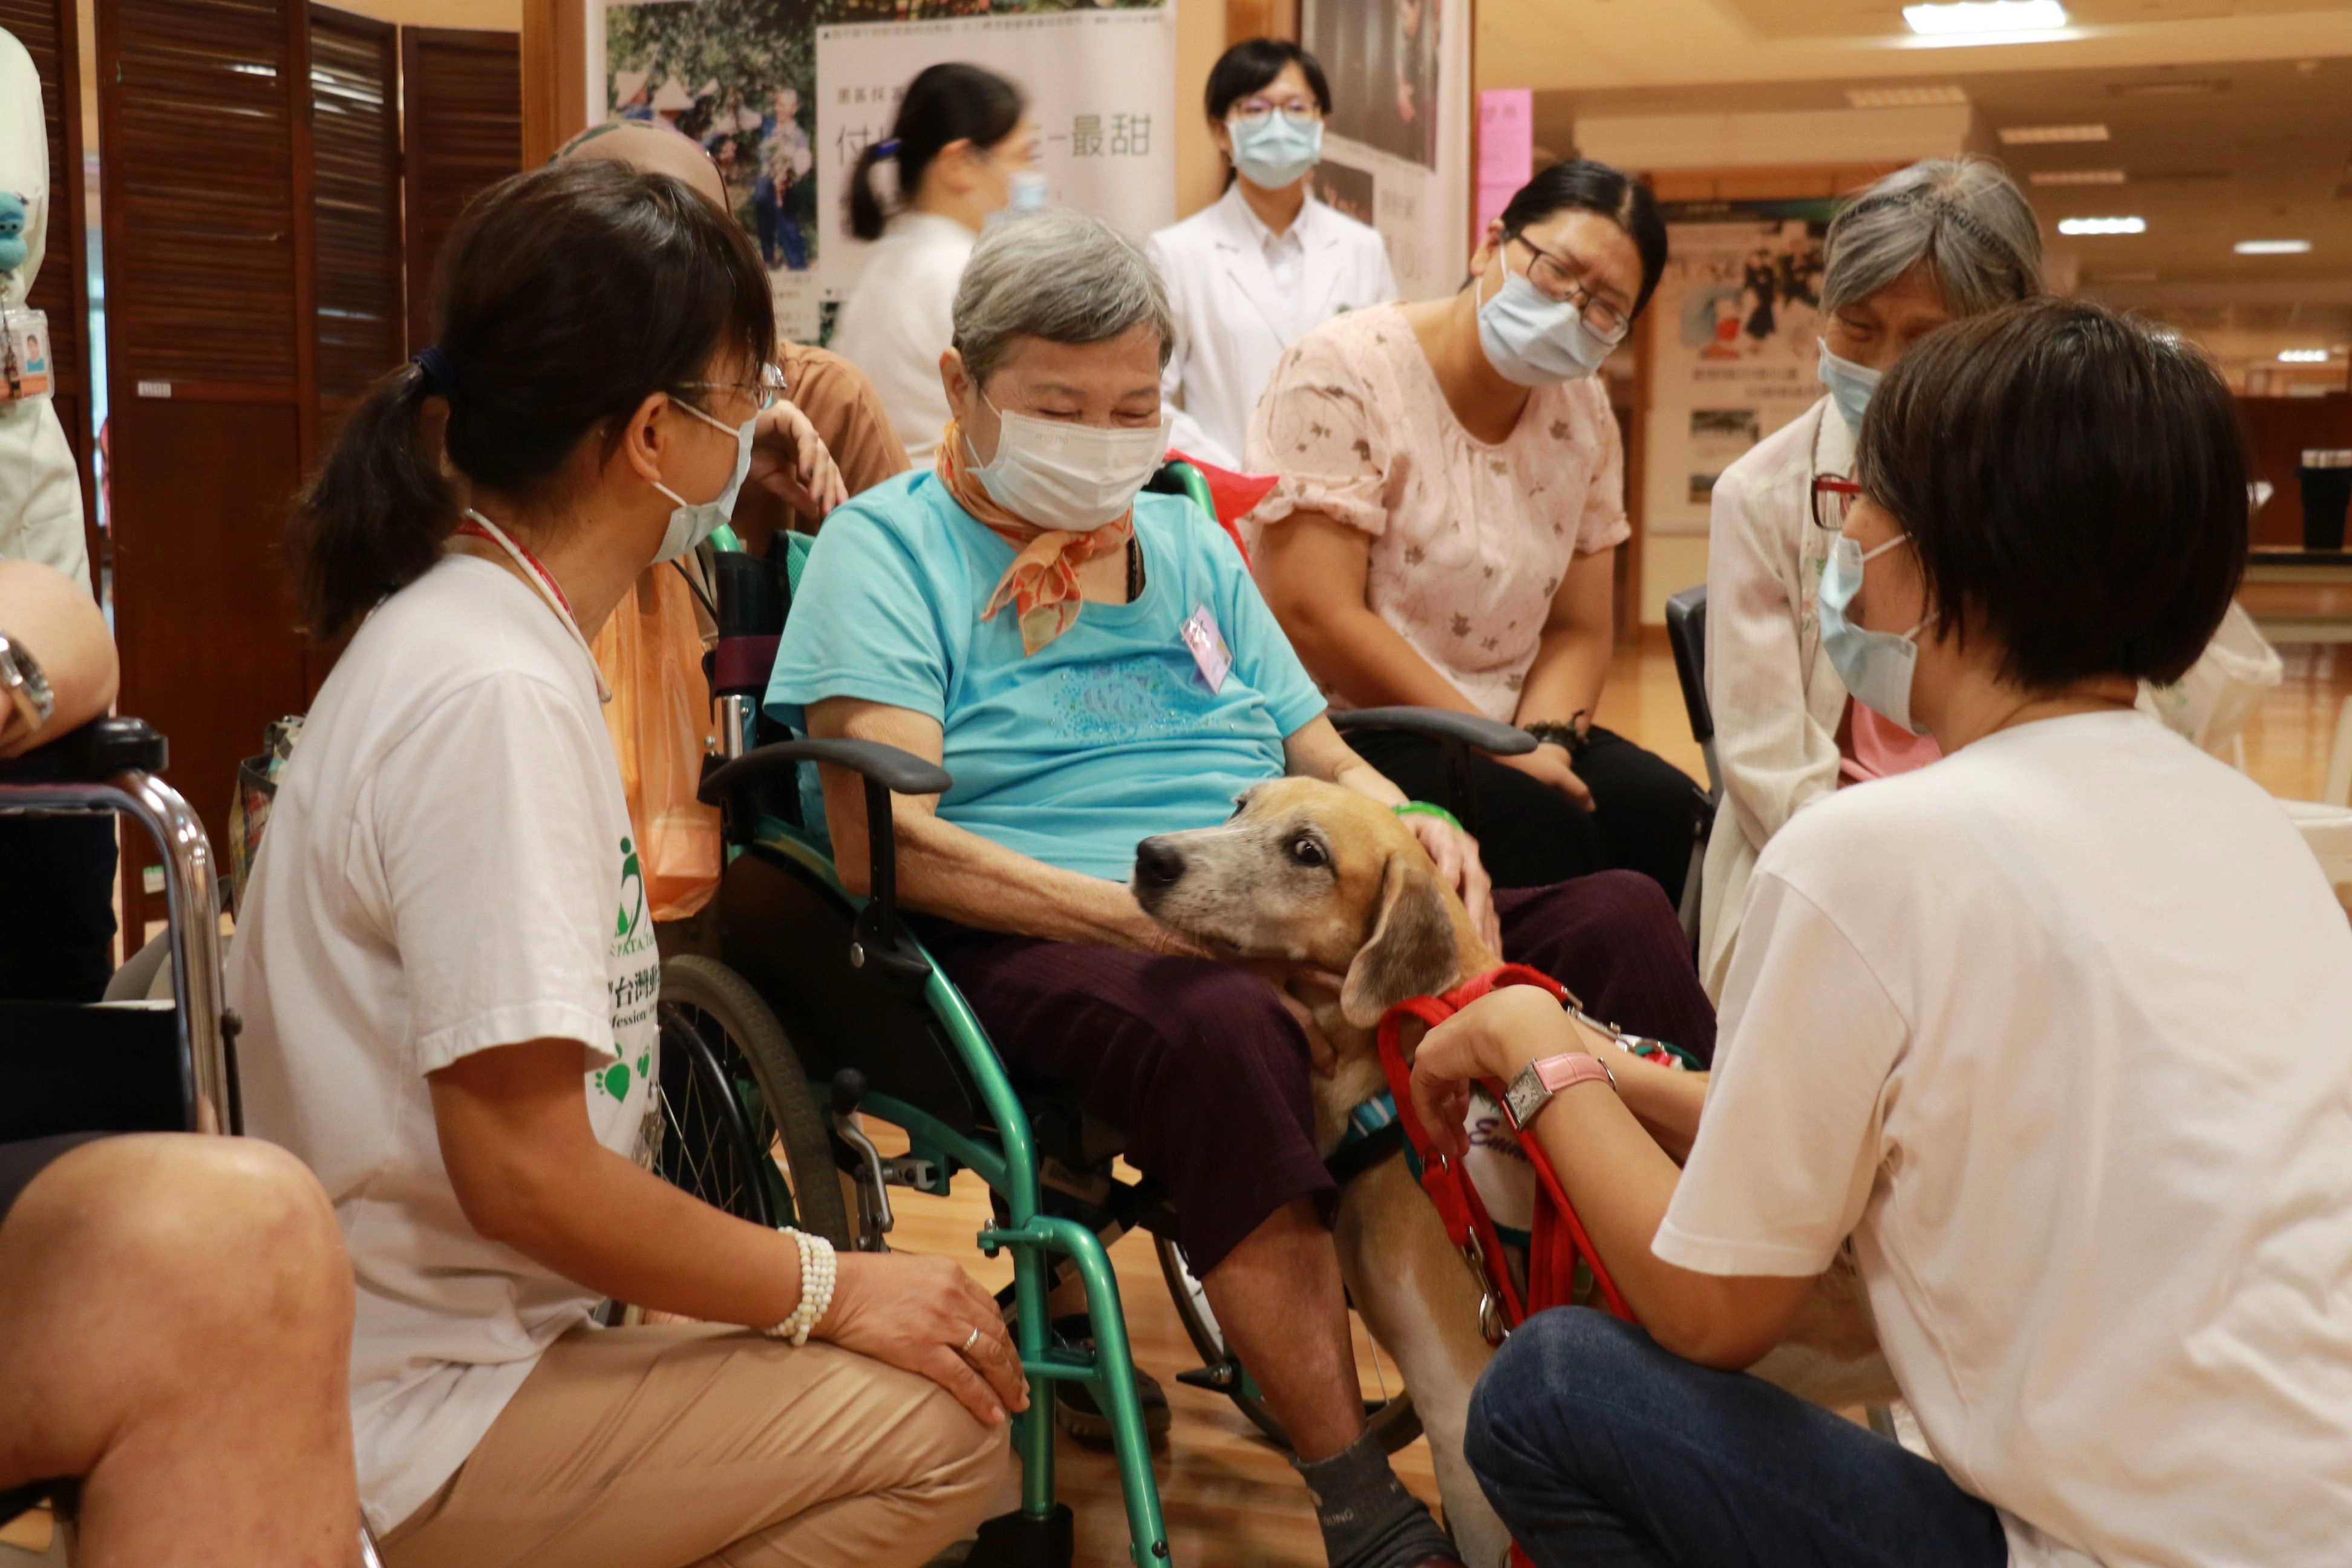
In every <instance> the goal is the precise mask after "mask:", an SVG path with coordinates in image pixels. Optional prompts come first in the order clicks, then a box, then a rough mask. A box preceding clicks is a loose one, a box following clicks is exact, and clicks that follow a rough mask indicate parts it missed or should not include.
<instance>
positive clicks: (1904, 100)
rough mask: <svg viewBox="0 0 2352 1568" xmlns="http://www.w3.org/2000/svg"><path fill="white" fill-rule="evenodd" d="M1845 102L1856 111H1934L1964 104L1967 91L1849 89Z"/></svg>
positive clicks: (1955, 89)
mask: <svg viewBox="0 0 2352 1568" xmlns="http://www.w3.org/2000/svg"><path fill="white" fill-rule="evenodd" d="M1845 100H1846V102H1847V103H1849V104H1851V105H1853V107H1854V108H1856V109H1934V108H1939V107H1941V106H1943V105H1946V104H1955V103H1966V102H1967V101H1968V100H1969V95H1968V91H1967V89H1964V88H1959V87H1948V86H1947V87H1850V88H1848V89H1845Z"/></svg>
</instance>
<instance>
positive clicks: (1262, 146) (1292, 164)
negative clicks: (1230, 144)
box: [1225, 109, 1323, 191]
mask: <svg viewBox="0 0 2352 1568" xmlns="http://www.w3.org/2000/svg"><path fill="white" fill-rule="evenodd" d="M1225 124H1226V127H1227V128H1228V129H1229V130H1231V131H1232V132H1233V135H1234V168H1236V169H1238V170H1240V171H1241V175H1242V178H1243V179H1244V180H1247V181H1248V182H1249V183H1250V184H1253V185H1255V186H1256V187H1257V188H1258V189H1260V190H1262V191H1278V190H1281V189H1282V188H1284V187H1285V186H1286V185H1292V184H1297V182H1298V181H1299V179H1300V178H1301V177H1302V176H1304V175H1305V174H1306V173H1307V170H1309V169H1312V168H1313V167H1315V165H1316V163H1318V161H1320V160H1321V158H1322V156H1323V122H1322V121H1320V120H1316V119H1313V118H1311V117H1301V118H1300V119H1297V120H1293V119H1292V118H1291V117H1290V116H1289V115H1287V114H1285V113H1284V112H1283V111H1282V110H1278V109H1277V110H1274V111H1273V112H1271V113H1269V114H1267V115H1265V117H1264V118H1263V119H1260V120H1257V121H1247V120H1229V121H1225Z"/></svg>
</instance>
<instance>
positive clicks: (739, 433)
mask: <svg viewBox="0 0 2352 1568" xmlns="http://www.w3.org/2000/svg"><path fill="white" fill-rule="evenodd" d="M676 401H677V406H678V407H680V408H683V409H685V410H686V411H687V412H688V414H691V415H693V416H695V417H696V418H697V419H699V420H701V421H702V422H703V423H704V424H705V425H708V426H711V427H712V428H713V429H717V430H725V431H727V432H728V434H730V435H731V436H733V437H735V471H734V472H733V473H731V474H730V475H729V476H728V477H727V488H726V489H722V490H720V491H719V493H718V494H717V495H716V496H713V497H712V498H711V499H710V500H705V501H690V500H687V499H686V498H685V497H684V496H682V495H680V494H678V493H677V491H676V490H674V489H670V488H669V487H668V486H667V485H666V484H664V483H662V482H661V481H660V480H659V479H656V480H655V481H654V489H657V490H659V491H661V493H662V494H664V495H666V496H667V497H669V499H670V500H674V501H676V502H677V507H676V508H675V509H673V510H671V512H670V514H669V528H668V530H667V531H666V532H664V533H663V534H662V542H661V549H660V550H658V551H657V552H655V554H654V564H655V565H656V566H658V565H660V564H661V563H663V562H665V561H675V560H677V558H678V557H679V556H681V555H683V554H685V553H686V552H688V551H689V550H691V549H693V548H694V547H695V546H696V545H698V544H699V543H701V542H703V541H704V540H706V539H708V538H709V537H710V536H711V535H712V534H713V533H715V532H717V531H718V530H719V524H720V523H722V522H725V521H727V520H728V519H729V518H730V517H732V516H734V515H735V495H736V492H737V491H739V490H740V489H742V488H743V476H744V475H745V474H747V473H749V472H751V436H752V432H753V431H754V430H756V429H757V428H758V426H759V424H760V416H758V415H756V414H754V415H752V416H751V417H750V418H749V419H746V420H745V421H743V425H742V427H741V428H740V429H736V428H734V427H732V426H726V425H722V424H720V423H719V421H718V420H716V419H713V418H712V417H711V416H709V415H708V414H705V413H704V412H703V411H702V410H701V409H699V408H697V407H696V406H695V405H693V404H691V403H688V402H687V401H686V400H685V399H684V398H682V397H681V398H678V399H677V400H676Z"/></svg>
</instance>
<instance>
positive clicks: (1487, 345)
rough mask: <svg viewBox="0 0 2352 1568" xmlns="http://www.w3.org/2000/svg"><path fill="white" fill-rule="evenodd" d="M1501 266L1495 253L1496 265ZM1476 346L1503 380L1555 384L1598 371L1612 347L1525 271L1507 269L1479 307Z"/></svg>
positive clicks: (1577, 312) (1578, 313)
mask: <svg viewBox="0 0 2352 1568" xmlns="http://www.w3.org/2000/svg"><path fill="white" fill-rule="evenodd" d="M1502 264H1503V263H1502V259H1501V258H1499V257H1497V258H1496V266H1498V267H1499V266H1501V265H1502ZM1478 346H1479V347H1480V348H1482V349H1484V350H1486V363H1488V364H1491V365H1493V366H1494V367H1495V374H1496V375H1499V376H1501V377H1502V378H1503V379H1504V380H1505V381H1507V382H1510V383H1512V384H1514V385H1517V386H1556V385H1558V384H1559V383H1561V382H1563V381H1574V380H1576V379H1578V378H1579V377H1581V376H1587V375H1591V374H1592V373H1593V372H1594V371H1596V370H1599V369H1600V368H1601V361H1602V360H1605V359H1607V358H1608V357H1609V351H1610V349H1612V347H1614V346H1615V345H1614V344H1612V343H1610V342H1607V341H1605V340H1604V339H1602V338H1601V335H1600V334H1599V333H1597V332H1595V331H1593V330H1592V329H1591V327H1588V326H1586V325H1585V324H1584V313H1583V312H1582V311H1581V310H1579V309H1578V308H1577V307H1576V306H1574V305H1572V304H1570V303H1568V302H1567V301H1565V300H1555V299H1553V298H1552V297H1551V296H1550V295H1549V294H1547V293H1545V292H1544V291H1543V290H1542V289H1538V288H1537V287H1536V286H1535V285H1534V284H1532V283H1530V282H1528V279H1527V275H1526V274H1525V273H1521V272H1510V271H1506V272H1505V273H1504V274H1503V286H1502V287H1501V288H1500V289H1496V290H1495V297H1494V298H1493V299H1491V300H1487V301H1486V303H1485V304H1483V305H1481V306H1479V307H1478Z"/></svg>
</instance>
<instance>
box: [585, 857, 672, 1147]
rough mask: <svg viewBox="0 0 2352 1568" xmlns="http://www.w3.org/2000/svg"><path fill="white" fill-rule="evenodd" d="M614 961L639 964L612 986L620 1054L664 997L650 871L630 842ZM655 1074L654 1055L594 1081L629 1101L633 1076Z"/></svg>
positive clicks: (623, 863)
mask: <svg viewBox="0 0 2352 1568" xmlns="http://www.w3.org/2000/svg"><path fill="white" fill-rule="evenodd" d="M611 956H612V958H613V959H614V960H616V961H628V960H633V959H634V960H636V961H637V962H636V963H635V966H634V967H633V968H628V969H625V970H624V971H623V972H622V973H621V974H620V976H619V977H618V978H616V979H614V981H613V983H612V991H613V1041H614V1047H615V1048H616V1049H620V1050H626V1049H627V1048H628V1042H629V1041H630V1040H631V1039H632V1038H635V1037H639V1036H641V1035H642V1034H643V1033H644V1032H645V1031H646V1027H647V1026H648V1025H649V1023H650V1021H651V1015H652V1012H653V1007H654V1004H655V1002H656V1000H657V999H658V998H659V996H660V994H661V957H660V955H659V953H658V952H656V951H655V945H654V937H653V928H652V922H651V921H648V920H647V919H646V876H645V868H644V867H643V866H642V865H641V864H640V863H639V862H638V859H637V849H636V846H635V845H634V844H632V843H630V842H629V840H627V839H626V838H624V839H622V840H621V903H620V910H619V912H618V913H616V914H615V915H614V918H613V949H612V954H611ZM652 1072H653V1052H652V1051H650V1050H641V1051H639V1052H638V1053H637V1056H636V1059H635V1061H634V1062H632V1061H628V1060H622V1061H617V1062H614V1064H613V1065H612V1066H611V1067H608V1068H604V1069H602V1070H601V1071H598V1072H594V1073H591V1074H590V1075H589V1079H590V1081H591V1082H593V1083H594V1084H595V1086H596V1088H597V1089H598V1090H599V1091H601V1092H603V1093H604V1094H608V1095H611V1096H612V1097H613V1098H614V1100H626V1099H627V1098H628V1097H629V1084H630V1080H631V1077H632V1074H634V1075H635V1078H636V1079H639V1080H643V1079H646V1078H647V1077H649V1076H651V1074H652Z"/></svg>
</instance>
